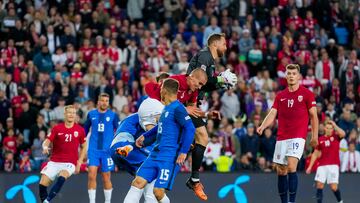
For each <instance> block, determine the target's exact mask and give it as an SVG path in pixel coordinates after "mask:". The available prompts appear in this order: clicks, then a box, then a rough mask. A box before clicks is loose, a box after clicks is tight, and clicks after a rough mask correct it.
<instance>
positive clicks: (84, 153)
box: [75, 141, 88, 173]
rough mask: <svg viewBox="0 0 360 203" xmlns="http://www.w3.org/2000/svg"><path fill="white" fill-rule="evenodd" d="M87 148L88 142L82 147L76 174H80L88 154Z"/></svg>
mask: <svg viewBox="0 0 360 203" xmlns="http://www.w3.org/2000/svg"><path fill="white" fill-rule="evenodd" d="M87 146H88V143H87V141H86V142H84V143H82V144H81V145H80V147H81V149H80V152H79V160H78V161H77V164H76V170H75V172H76V173H79V172H80V166H81V164H82V163H83V160H84V158H85V156H86V152H87V149H88V147H87Z"/></svg>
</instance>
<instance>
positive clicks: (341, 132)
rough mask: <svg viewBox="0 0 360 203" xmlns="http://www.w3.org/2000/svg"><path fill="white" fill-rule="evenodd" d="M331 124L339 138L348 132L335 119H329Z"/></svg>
mask: <svg viewBox="0 0 360 203" xmlns="http://www.w3.org/2000/svg"><path fill="white" fill-rule="evenodd" d="M329 122H330V123H331V125H332V126H333V127H334V130H335V132H336V133H337V134H338V136H339V138H340V139H342V138H344V137H345V135H346V133H345V131H344V130H343V129H341V128H340V127H339V126H338V125H336V123H335V122H334V121H331V120H330V121H329Z"/></svg>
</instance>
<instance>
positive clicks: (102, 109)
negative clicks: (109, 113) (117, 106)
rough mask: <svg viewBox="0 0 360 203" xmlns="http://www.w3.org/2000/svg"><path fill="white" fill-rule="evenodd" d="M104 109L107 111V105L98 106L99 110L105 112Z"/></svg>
mask: <svg viewBox="0 0 360 203" xmlns="http://www.w3.org/2000/svg"><path fill="white" fill-rule="evenodd" d="M106 109H108V106H107V105H100V110H101V111H106Z"/></svg>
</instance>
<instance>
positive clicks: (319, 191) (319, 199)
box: [316, 189, 323, 203]
mask: <svg viewBox="0 0 360 203" xmlns="http://www.w3.org/2000/svg"><path fill="white" fill-rule="evenodd" d="M322 198H323V189H317V190H316V201H317V203H322Z"/></svg>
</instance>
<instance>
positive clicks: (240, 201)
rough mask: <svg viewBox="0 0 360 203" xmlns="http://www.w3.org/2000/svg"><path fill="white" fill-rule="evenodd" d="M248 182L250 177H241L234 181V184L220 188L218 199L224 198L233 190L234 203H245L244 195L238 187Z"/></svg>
mask: <svg viewBox="0 0 360 203" xmlns="http://www.w3.org/2000/svg"><path fill="white" fill-rule="evenodd" d="M249 180H250V176H248V175H242V176H240V177H238V178H237V179H236V180H235V183H234V184H230V185H225V186H224V187H222V188H221V189H220V190H219V192H218V196H219V198H221V199H223V198H225V197H226V196H227V195H228V194H229V193H230V191H231V190H234V196H235V200H236V203H247V197H246V194H245V192H244V191H243V190H242V189H241V188H240V187H239V185H240V184H243V183H246V182H249Z"/></svg>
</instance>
